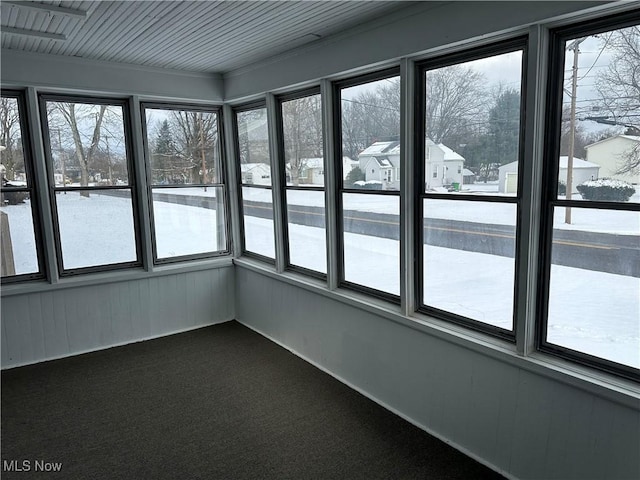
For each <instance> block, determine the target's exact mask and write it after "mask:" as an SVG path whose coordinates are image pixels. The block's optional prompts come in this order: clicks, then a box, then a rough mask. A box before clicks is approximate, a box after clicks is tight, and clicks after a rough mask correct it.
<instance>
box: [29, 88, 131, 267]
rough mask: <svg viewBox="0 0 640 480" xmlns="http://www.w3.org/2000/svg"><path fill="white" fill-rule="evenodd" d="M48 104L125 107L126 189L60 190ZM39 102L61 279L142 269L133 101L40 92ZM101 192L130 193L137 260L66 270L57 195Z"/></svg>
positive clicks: (83, 188)
mask: <svg viewBox="0 0 640 480" xmlns="http://www.w3.org/2000/svg"><path fill="white" fill-rule="evenodd" d="M47 102H61V103H62V102H68V103H80V104H85V105H107V106H116V107H121V108H122V125H123V139H124V142H125V156H126V163H127V177H128V183H127V185H125V186H118V185H105V186H101V187H90V186H87V187H66V186H63V187H58V186H56V184H55V177H54V173H55V172H54V164H53V153H52V148H51V130H50V128H49V117H48V113H47ZM38 103H39V109H40V121H41V129H42V136H43V144H44V155H45V163H46V171H47V181H48V184H49V185H48V186H49V197H50V200H51V207H52V213H53V215H52V217H53V218H52V222H53V230H54V231H53V233H54V235H53V236H54V247H55V252H56V262H57V266H58V276H59V277H61V278H62V277H71V276H75V275H81V274H85V273H97V272H109V271H116V270H122V269H129V268H141V267H142V266H143V261H142V240H141V238H142V237H141V231H140V230H141V229H140V225H141V223H140V209H139V204H138V198H137V195H136V190H137V188H138V187H137V185H138V182H137V181H136V175H135V168H134V162H135V157H134V147H133V135H132V128H133V125H132V120H131V108H130V100H129V99H128V98H119V97H100V96H95V97H94V96H89V95H75V94H69V95H67V94H58V93H46V92H44V93H40V94H39V95H38ZM87 190H89V191H92V190H96V191H101V190H129V191H130V193H131V207H132V221H133V232H134V237H135V238H134V244H135V249H136V260H133V261H129V262H117V263H108V264H101V265H92V266H88V267H77V268H64V259H63V252H62V237H61V235H60V222H59V218H58V217H59V212H58V204H57V198H56V193H57V192H81V191H87Z"/></svg>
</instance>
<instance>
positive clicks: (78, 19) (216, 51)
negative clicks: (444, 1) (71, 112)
mask: <svg viewBox="0 0 640 480" xmlns="http://www.w3.org/2000/svg"><path fill="white" fill-rule="evenodd" d="M408 3H410V2H402V1H397V0H396V1H355V0H342V1H312V0H310V1H300V0H291V1H278V0H263V1H231V0H226V1H175V0H174V1H86V0H83V1H46V0H42V1H39V2H26V1H16V2H10V1H8V0H2V2H1V3H0V18H1V21H2V27H1V30H2V48H6V49H12V50H22V51H28V52H37V53H45V54H53V55H67V56H75V57H82V58H87V59H94V60H102V61H110V62H122V63H131V64H137V65H144V66H149V67H160V68H170V69H177V70H186V71H194V72H215V73H225V72H228V71H230V70H233V69H236V68H240V67H243V66H246V65H249V64H250V63H251V62H255V61H257V60H259V59H264V58H268V57H270V56H273V55H277V54H279V53H282V52H285V51H287V50H290V49H292V48H295V47H299V46H301V45H304V44H307V43H310V42H313V41H316V40H318V39H319V38H324V37H327V36H329V35H333V34H336V33H338V32H343V31H345V30H348V29H350V28H353V27H355V26H357V25H359V24H360V23H363V22H366V21H369V20H373V19H375V18H379V17H384V16H385V15H388V14H390V13H391V12H394V11H396V10H399V9H401V8H404V7H406V6H407V4H408ZM40 7H41V8H40Z"/></svg>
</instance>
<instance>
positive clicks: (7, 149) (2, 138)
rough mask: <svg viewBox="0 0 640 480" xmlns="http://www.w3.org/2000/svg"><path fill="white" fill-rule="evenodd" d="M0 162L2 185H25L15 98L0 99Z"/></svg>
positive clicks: (20, 135)
mask: <svg viewBox="0 0 640 480" xmlns="http://www.w3.org/2000/svg"><path fill="white" fill-rule="evenodd" d="M0 162H1V163H0V174H1V175H2V187H23V186H25V185H27V174H26V172H25V168H24V154H23V150H22V128H21V127H20V114H19V111H18V100H17V99H16V98H11V97H2V98H1V99H0Z"/></svg>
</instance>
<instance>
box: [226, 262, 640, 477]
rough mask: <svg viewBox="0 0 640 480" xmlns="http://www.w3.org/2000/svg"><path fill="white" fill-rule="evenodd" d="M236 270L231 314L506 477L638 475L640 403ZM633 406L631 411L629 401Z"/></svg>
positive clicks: (510, 357) (255, 274)
mask: <svg viewBox="0 0 640 480" xmlns="http://www.w3.org/2000/svg"><path fill="white" fill-rule="evenodd" d="M271 275H273V274H269V275H265V274H262V273H258V272H256V271H253V270H250V269H248V268H246V267H243V266H238V267H237V269H236V277H235V278H236V318H237V319H238V321H240V322H241V323H244V324H245V325H247V326H249V327H251V328H253V329H255V330H256V331H258V332H261V333H262V334H264V335H265V336H267V337H269V338H272V339H273V340H275V341H277V342H278V343H280V344H282V345H283V346H285V347H286V348H288V349H290V350H292V351H293V352H294V353H296V354H298V355H300V356H302V357H303V358H305V359H307V360H309V361H311V362H312V363H314V364H316V365H317V366H319V367H320V368H322V369H324V370H326V371H328V372H329V373H331V374H332V375H334V376H335V377H337V378H338V379H341V380H342V381H344V382H345V383H347V384H348V385H350V386H352V387H354V388H356V389H357V390H359V391H361V392H362V393H364V394H365V395H367V396H369V397H370V398H373V399H374V400H376V401H378V402H379V403H381V404H382V405H384V406H386V407H388V408H390V409H391V410H392V411H395V412H397V413H399V414H400V415H402V416H403V417H405V418H407V419H409V420H410V421H412V422H413V423H415V424H417V425H419V426H421V427H422V428H424V429H426V430H427V431H430V432H431V433H433V434H435V435H437V436H439V437H440V438H442V439H444V440H446V441H447V442H449V443H451V444H452V445H454V446H456V447H457V448H459V449H461V450H462V451H464V452H466V453H468V454H470V455H471V456H473V457H474V458H476V459H479V460H480V461H482V462H483V463H486V464H488V465H490V466H492V467H493V468H495V469H496V470H498V471H500V472H502V473H504V474H506V475H508V476H509V477H512V478H521V479H542V478H544V479H548V478H562V479H565V480H570V479H576V480H578V479H579V480H582V479H597V478H600V479H601V478H612V479H622V478H629V479H630V478H640V463H639V462H638V461H637V458H638V457H637V455H638V451H640V405H637V404H638V402H634V400H633V399H631V400H630V401H625V402H617V401H615V400H612V399H610V398H605V397H604V396H599V395H596V394H594V393H593V392H590V391H588V389H586V388H577V387H576V386H574V385H570V384H568V383H567V382H564V381H559V380H558V379H554V378H551V377H550V376H549V375H547V374H543V373H537V372H536V369H533V368H532V369H529V368H521V367H520V366H519V364H524V363H526V360H525V359H522V358H520V359H518V361H515V360H514V359H513V354H511V356H509V355H507V354H505V355H504V359H502V358H501V355H498V354H495V352H493V353H491V354H489V353H487V354H485V353H482V352H481V349H474V348H465V347H464V346H462V345H461V344H459V343H457V342H452V341H447V340H445V339H444V337H442V338H441V336H435V335H430V334H429V333H427V332H426V331H420V330H418V329H415V328H409V327H408V326H407V325H403V324H400V323H397V322H394V321H391V320H389V319H388V318H384V317H381V316H378V315H375V314H372V313H369V312H366V311H364V310H362V309H359V308H356V307H354V306H352V305H348V304H346V303H343V302H341V301H337V300H334V299H332V298H329V296H328V295H326V294H324V295H320V294H318V293H315V292H313V291H311V289H309V288H301V287H300V286H297V285H295V284H294V282H284V281H281V280H279V279H275V278H272V276H271ZM634 404H635V405H636V407H635V408H634V407H633V405H634Z"/></svg>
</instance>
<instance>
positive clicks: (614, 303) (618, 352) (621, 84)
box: [538, 17, 640, 378]
mask: <svg viewBox="0 0 640 480" xmlns="http://www.w3.org/2000/svg"><path fill="white" fill-rule="evenodd" d="M615 22H616V23H615V24H613V23H611V22H608V23H607V22H605V23H603V22H598V23H592V24H587V25H583V26H579V27H572V28H568V29H562V30H558V31H556V32H554V34H553V36H552V46H551V55H552V59H553V60H554V63H553V64H552V72H551V83H550V88H549V89H550V91H551V92H552V93H553V96H552V97H551V98H550V101H549V107H548V108H549V111H550V112H554V114H553V115H552V120H551V126H550V128H549V129H548V132H550V133H549V136H548V138H547V142H546V143H547V147H548V148H547V156H546V161H545V166H546V167H547V171H546V181H547V184H546V188H545V214H546V216H545V218H546V224H545V226H546V230H545V238H544V239H545V247H546V250H545V253H546V257H545V260H546V261H545V268H546V272H545V274H544V276H543V278H542V281H541V284H540V290H541V292H542V294H543V301H542V309H543V315H546V321H544V322H542V324H541V325H540V327H541V328H540V331H539V338H538V341H539V346H540V348H542V349H543V350H545V351H551V352H554V353H557V354H560V355H563V356H565V357H568V358H572V359H575V360H579V361H582V362H585V363H587V364H591V365H595V366H598V367H600V368H605V369H609V370H611V371H615V372H617V373H623V374H625V375H627V376H630V377H635V378H638V377H639V372H640V190H639V189H640V87H639V86H638V68H639V65H640V53H639V52H640V26H639V25H638V23H637V17H636V18H635V20H631V21H629V20H625V17H620V18H618V19H616V20H615ZM614 26H615V27H614Z"/></svg>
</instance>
